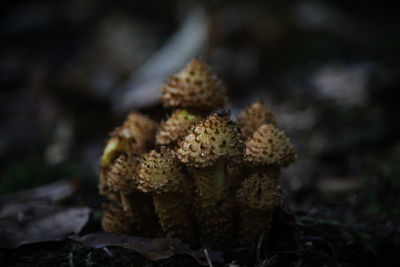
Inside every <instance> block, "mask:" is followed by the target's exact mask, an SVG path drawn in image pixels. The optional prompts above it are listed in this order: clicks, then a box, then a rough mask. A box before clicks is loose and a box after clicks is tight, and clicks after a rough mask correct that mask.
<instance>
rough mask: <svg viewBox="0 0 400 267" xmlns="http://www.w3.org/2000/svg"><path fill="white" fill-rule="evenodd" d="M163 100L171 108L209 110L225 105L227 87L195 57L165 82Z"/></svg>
mask: <svg viewBox="0 0 400 267" xmlns="http://www.w3.org/2000/svg"><path fill="white" fill-rule="evenodd" d="M161 100H162V101H163V103H164V106H165V107H169V108H194V109H200V110H206V111H209V110H214V109H217V108H221V107H223V106H224V105H225V102H226V89H225V86H224V85H223V84H222V82H221V80H220V79H219V78H218V77H217V76H216V75H215V74H214V73H213V72H212V71H211V70H210V68H209V67H208V66H207V65H206V64H205V63H204V62H203V61H202V60H200V59H199V58H194V59H192V61H190V62H189V64H187V65H186V66H185V67H184V68H183V70H181V71H180V72H178V73H177V74H175V75H172V76H171V77H170V80H169V82H167V83H166V84H164V86H163V87H162V95H161Z"/></svg>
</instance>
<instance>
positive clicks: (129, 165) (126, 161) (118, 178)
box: [106, 153, 139, 193]
mask: <svg viewBox="0 0 400 267" xmlns="http://www.w3.org/2000/svg"><path fill="white" fill-rule="evenodd" d="M138 163H139V160H138V158H137V157H136V155H135V154H133V153H130V154H128V153H124V154H121V155H119V156H118V158H116V159H115V160H114V161H113V163H112V164H111V165H110V168H109V170H108V172H107V174H106V175H107V186H108V187H109V188H110V189H111V190H112V191H115V192H124V193H129V192H132V191H134V190H135V189H136V186H137V184H136V179H135V176H136V168H137V165H138Z"/></svg>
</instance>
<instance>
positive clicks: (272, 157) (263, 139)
mask: <svg viewBox="0 0 400 267" xmlns="http://www.w3.org/2000/svg"><path fill="white" fill-rule="evenodd" d="M296 158H297V153H296V149H295V148H294V147H293V145H292V143H291V142H290V139H289V138H288V137H287V136H286V135H285V133H284V132H283V131H281V130H279V129H278V128H277V127H276V126H274V125H273V124H264V125H262V126H261V127H260V128H258V129H257V131H255V132H254V134H253V137H252V138H251V139H250V140H249V141H248V142H247V144H246V155H245V161H246V162H248V163H251V164H253V165H256V166H257V165H268V164H272V165H279V166H281V167H286V166H288V165H289V164H290V163H292V162H293V161H295V160H296Z"/></svg>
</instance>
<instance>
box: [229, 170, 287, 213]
mask: <svg viewBox="0 0 400 267" xmlns="http://www.w3.org/2000/svg"><path fill="white" fill-rule="evenodd" d="M276 175H278V173H277V174H272V172H271V173H269V174H265V173H255V174H253V175H251V176H250V177H249V178H247V179H245V180H244V181H243V183H242V185H241V187H240V189H239V190H238V194H237V198H238V200H239V202H240V203H241V204H242V206H244V207H247V208H250V209H254V210H261V211H264V210H271V209H274V208H275V207H276V206H278V205H279V203H280V199H281V192H280V190H279V188H278V183H277V181H278V177H277V176H276Z"/></svg>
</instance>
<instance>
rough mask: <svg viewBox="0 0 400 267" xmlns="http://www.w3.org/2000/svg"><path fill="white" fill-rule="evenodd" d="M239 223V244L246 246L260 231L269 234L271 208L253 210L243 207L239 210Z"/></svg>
mask: <svg viewBox="0 0 400 267" xmlns="http://www.w3.org/2000/svg"><path fill="white" fill-rule="evenodd" d="M241 218H242V221H241V225H240V230H239V240H238V241H239V244H240V245H242V246H246V245H249V244H251V243H252V242H254V241H255V240H257V239H258V237H259V236H260V234H261V233H262V232H264V233H265V236H268V235H269V231H270V229H271V222H272V218H273V211H272V210H266V211H261V210H255V209H248V208H245V209H243V210H242V211H241Z"/></svg>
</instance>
